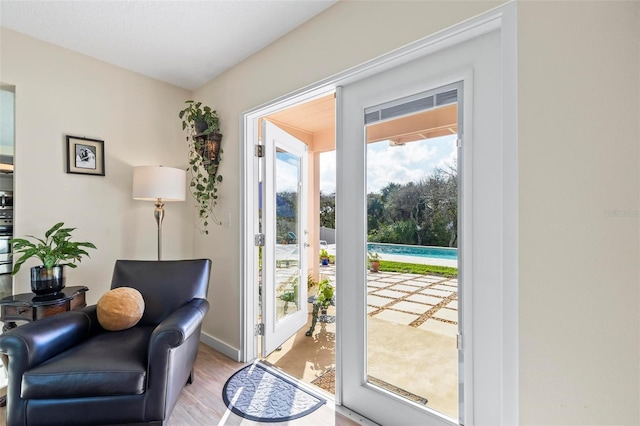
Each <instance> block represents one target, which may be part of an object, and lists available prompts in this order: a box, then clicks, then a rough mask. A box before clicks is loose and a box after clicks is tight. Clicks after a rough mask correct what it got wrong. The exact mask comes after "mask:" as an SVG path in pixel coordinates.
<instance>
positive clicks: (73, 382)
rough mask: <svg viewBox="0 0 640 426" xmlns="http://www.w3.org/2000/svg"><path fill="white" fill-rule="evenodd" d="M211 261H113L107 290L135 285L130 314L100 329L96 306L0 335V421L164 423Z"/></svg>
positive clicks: (189, 368)
mask: <svg viewBox="0 0 640 426" xmlns="http://www.w3.org/2000/svg"><path fill="white" fill-rule="evenodd" d="M210 269H211V261H210V260H208V259H201V260H182V261H157V262H156V261H127V260H119V261H117V262H116V265H115V268H114V273H113V279H112V283H111V288H116V287H125V286H126V287H133V288H136V289H137V290H138V291H140V293H142V296H143V298H144V300H145V311H144V315H143V317H142V319H141V320H140V322H139V323H138V324H137V325H136V326H134V327H132V328H130V329H128V330H123V331H115V332H114V331H106V330H104V329H103V328H102V327H101V326H100V324H99V323H98V320H97V315H96V306H95V305H94V306H88V307H86V308H84V309H82V310H77V311H71V312H66V313H63V314H59V315H55V316H52V317H49V318H45V319H42V320H38V321H35V322H32V323H28V324H25V325H23V326H20V327H17V328H15V329H12V330H10V331H9V332H7V333H5V334H4V335H2V336H0V352H2V353H3V354H5V355H6V356H4V357H3V360H4V361H5V363H6V366H7V371H8V375H9V384H8V388H7V425H8V426H13V425H36V424H38V425H61V424H64V425H79V424H84V425H100V424H136V423H139V424H166V422H167V421H168V419H169V416H170V415H171V411H172V410H173V407H174V406H175V404H176V401H177V400H178V397H179V395H180V392H181V391H182V388H183V387H184V386H185V384H186V383H187V382H188V383H191V381H192V380H193V365H194V363H195V360H196V355H197V352H198V343H199V340H200V328H201V325H202V320H203V318H204V315H205V314H206V313H207V311H208V310H209V303H208V302H207V300H206V297H207V290H208V286H209V274H210Z"/></svg>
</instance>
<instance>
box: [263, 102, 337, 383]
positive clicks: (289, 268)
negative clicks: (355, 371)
mask: <svg viewBox="0 0 640 426" xmlns="http://www.w3.org/2000/svg"><path fill="white" fill-rule="evenodd" d="M258 123H259V128H260V132H259V134H258V140H257V141H256V142H257V145H258V146H259V147H260V148H259V149H260V150H262V151H263V153H262V154H261V156H259V157H258V158H259V159H258V169H259V170H258V183H257V190H258V192H259V202H258V205H257V207H258V211H257V217H258V219H259V220H258V226H259V234H260V235H264V242H263V245H262V246H259V247H258V251H259V259H260V263H259V265H258V276H259V288H258V297H257V298H258V302H259V305H260V308H261V309H260V310H259V311H258V318H257V322H258V323H260V324H261V325H260V327H261V328H262V330H260V331H261V333H260V334H261V335H260V336H259V337H258V346H259V352H260V357H261V358H262V359H263V360H265V361H266V362H268V363H271V364H272V365H274V366H275V367H277V368H280V369H281V370H282V371H284V372H285V373H287V374H289V375H290V376H291V377H292V378H295V379H298V380H301V381H303V382H305V383H307V384H308V385H315V386H316V387H317V388H319V389H322V390H323V391H326V392H329V393H331V394H332V393H333V389H334V387H335V386H334V383H335V380H330V381H329V380H328V378H329V377H331V373H332V372H333V371H334V370H335V307H334V303H333V295H330V296H329V297H328V298H327V299H326V300H325V299H324V298H323V296H321V297H320V298H319V295H320V294H322V295H325V294H328V292H330V291H331V292H333V291H334V289H335V226H333V223H335V207H333V208H332V207H331V206H335V160H333V164H334V166H333V167H330V166H329V167H327V161H326V154H329V155H331V154H332V153H333V154H334V155H333V158H335V152H334V151H335V97H334V94H333V93H332V92H330V93H327V94H323V95H322V96H319V97H317V98H315V99H311V100H307V101H305V102H301V103H299V104H296V105H292V106H290V107H287V108H284V109H282V110H278V111H274V112H272V113H270V114H267V115H264V116H261V117H259V118H258ZM323 157H324V161H323ZM327 188H329V189H328V190H327ZM331 188H333V189H331ZM323 209H324V210H323ZM321 231H322V234H321ZM331 233H333V236H331V235H329V236H327V235H328V234H331ZM324 256H326V261H325V262H324V263H325V264H324V265H323V264H322V262H321V261H320V258H321V257H324Z"/></svg>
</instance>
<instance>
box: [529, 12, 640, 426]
mask: <svg viewBox="0 0 640 426" xmlns="http://www.w3.org/2000/svg"><path fill="white" fill-rule="evenodd" d="M518 25H519V27H518V32H519V39H518V63H519V64H518V65H519V66H518V68H519V72H518V78H519V84H518V90H519V109H518V113H519V132H518V133H519V149H520V151H519V179H520V186H519V199H520V201H519V220H520V227H519V235H520V244H519V246H520V253H519V255H520V259H519V268H520V274H519V277H520V280H519V289H520V414H521V419H522V424H531V425H534V424H535V425H539V424H545V425H551V424H616V425H621V424H635V425H637V424H640V414H639V412H638V410H639V408H638V407H639V406H640V395H639V393H638V391H639V386H640V376H639V371H638V369H639V367H640V359H639V353H640V341H639V337H640V329H639V325H640V316H639V315H640V314H639V310H640V309H639V308H640V305H639V298H638V287H639V280H638V278H639V276H640V270H639V268H638V265H639V263H640V261H639V259H640V250H639V246H638V229H639V228H638V216H637V212H638V209H639V208H640V202H639V198H638V194H639V190H640V188H639V182H640V175H639V166H638V159H639V142H640V132H639V129H640V128H639V126H640V124H639V123H640V105H639V103H640V45H639V42H640V3H639V2H619V3H616V2H566V3H564V2H521V3H520V4H519V22H518ZM614 210H620V211H624V213H623V214H624V215H625V216H624V217H610V216H608V213H607V212H608V211H614ZM629 212H630V213H631V214H629Z"/></svg>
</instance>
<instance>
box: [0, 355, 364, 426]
mask: <svg viewBox="0 0 640 426" xmlns="http://www.w3.org/2000/svg"><path fill="white" fill-rule="evenodd" d="M243 366H244V364H241V363H238V362H235V361H233V360H231V359H230V358H227V357H226V356H224V355H222V354H221V353H219V352H217V351H215V350H213V349H211V348H210V347H209V346H207V345H204V344H202V343H201V344H200V348H199V350H198V359H197V360H196V365H195V380H194V383H193V384H192V385H189V386H186V387H185V388H184V389H183V390H182V394H181V395H180V398H179V399H178V403H177V404H176V406H175V408H174V410H173V413H172V415H171V418H170V419H169V426H209V425H220V426H222V425H228V426H236V425H292V426H357V425H358V424H359V423H356V422H355V421H353V420H351V419H350V418H348V417H346V416H344V415H342V414H340V413H337V412H335V410H334V409H333V408H332V407H333V404H331V403H328V404H326V405H324V406H322V407H320V408H319V409H317V410H316V411H314V412H313V413H311V414H309V415H308V416H305V417H302V418H300V419H297V420H293V421H290V422H285V423H257V422H252V421H249V420H245V419H243V418H241V417H239V416H236V415H235V414H233V413H232V412H231V411H230V410H227V407H226V405H225V404H224V401H223V400H222V387H223V386H224V384H225V383H226V381H227V379H228V378H229V377H231V375H232V374H233V373H235V372H236V371H237V370H239V369H240V368H242V367H243ZM78 415H81V414H80V413H78ZM5 424H6V411H5V408H4V407H2V408H1V409H0V425H5Z"/></svg>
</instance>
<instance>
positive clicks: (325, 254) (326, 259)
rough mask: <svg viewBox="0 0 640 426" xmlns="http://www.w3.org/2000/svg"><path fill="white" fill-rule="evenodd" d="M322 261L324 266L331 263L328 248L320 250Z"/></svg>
mask: <svg viewBox="0 0 640 426" xmlns="http://www.w3.org/2000/svg"><path fill="white" fill-rule="evenodd" d="M320 263H321V264H322V266H327V265H328V264H329V252H327V250H325V249H322V250H320Z"/></svg>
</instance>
